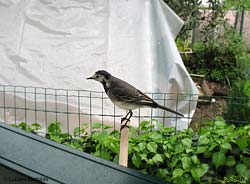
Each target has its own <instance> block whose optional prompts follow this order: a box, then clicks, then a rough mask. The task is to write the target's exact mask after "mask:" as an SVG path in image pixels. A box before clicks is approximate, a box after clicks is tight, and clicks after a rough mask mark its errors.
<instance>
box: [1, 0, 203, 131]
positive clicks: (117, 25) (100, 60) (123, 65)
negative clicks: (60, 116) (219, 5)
mask: <svg viewBox="0 0 250 184" xmlns="http://www.w3.org/2000/svg"><path fill="white" fill-rule="evenodd" d="M182 25H183V22H182V21H181V20H180V18H179V17H178V16H176V14H175V13H174V12H173V11H172V10H171V9H170V8H169V7H168V6H167V5H166V4H164V3H163V2H162V1H160V0H60V1H52V0H0V84H11V85H22V86H34V87H46V88H47V87H50V88H66V89H84V90H95V91H103V89H102V86H101V85H100V84H98V83H96V82H93V81H88V80H86V77H88V76H91V75H92V74H93V73H94V72H95V71H96V70H99V69H105V70H107V71H109V72H110V73H111V74H113V75H115V76H117V77H119V78H122V79H123V80H126V81H128V82H129V83H131V84H132V85H134V86H136V87H137V88H139V89H140V90H141V91H144V92H156V93H158V92H159V93H173V94H172V95H167V98H171V99H173V100H168V101H167V103H166V104H165V105H166V106H168V107H170V108H172V109H176V106H177V108H178V110H179V111H180V112H182V113H184V114H185V115H186V116H188V113H190V115H189V116H190V117H192V115H193V113H194V110H195V107H196V102H195V101H192V102H191V103H190V100H195V99H197V96H190V95H179V98H178V103H176V98H177V95H176V94H184V93H185V94H186V93H187V94H197V93H198V91H197V88H196V87H195V85H194V83H193V81H192V80H191V78H190V76H189V74H188V72H187V70H186V68H185V66H184V65H183V62H182V59H181V57H180V55H179V53H178V50H177V48H176V45H175V41H174V39H175V37H176V35H177V33H178V31H179V30H180V28H181V27H182ZM17 95H18V94H17ZM157 96H159V95H155V96H154V97H157ZM19 97H20V98H22V95H20V96H19ZM2 98H3V97H2V95H1V97H0V100H1V101H3V99H2ZM32 98H33V97H32ZM32 98H31V97H29V96H27V99H30V100H32ZM39 98H40V99H39ZM36 100H37V101H38V102H39V103H43V100H44V99H43V98H42V97H39V96H37V99H36ZM57 100H58V102H60V103H61V104H60V106H63V105H64V103H65V100H60V98H58V99H57ZM20 103H21V102H20ZM104 103H105V104H104V111H103V112H105V113H108V112H109V111H112V112H113V106H112V105H111V103H110V102H109V101H105V102H104ZM160 103H161V104H162V102H160ZM69 104H71V105H72V106H74V104H75V100H74V99H69ZM81 105H82V106H83V108H81V112H88V107H87V106H89V104H88V101H87V102H86V101H84V100H83V101H81ZM92 108H93V111H92V112H94V111H95V109H96V110H97V111H98V110H99V109H100V108H101V103H98V102H96V103H95V104H94V105H93V106H92ZM150 112H151V110H150V109H148V110H147V109H145V110H142V111H141V112H140V113H145V114H149V113H150ZM116 113H120V114H124V113H125V112H124V111H122V110H120V109H116ZM153 113H154V114H156V115H157V114H158V115H162V114H163V112H162V110H154V111H153ZM0 114H2V113H0ZM135 114H138V111H136V112H135ZM165 115H166V116H167V115H170V114H168V113H166V114H165ZM0 116H1V119H3V117H2V116H3V115H0ZM11 116H13V113H11V112H10V113H9V117H7V118H10V119H11V118H12V120H13V117H11ZM171 116H173V114H172V115H171ZM17 117H18V120H19V121H23V116H17ZM174 117H175V116H173V118H170V119H169V120H166V122H165V124H167V125H175V123H176V120H175V118H174ZM96 118H97V119H96V120H98V117H96ZM40 121H43V120H42V119H40ZM61 121H63V120H61ZM117 121H118V119H117ZM187 123H188V121H187V119H184V118H183V119H179V120H178V123H177V125H178V128H179V129H183V128H186V127H187Z"/></svg>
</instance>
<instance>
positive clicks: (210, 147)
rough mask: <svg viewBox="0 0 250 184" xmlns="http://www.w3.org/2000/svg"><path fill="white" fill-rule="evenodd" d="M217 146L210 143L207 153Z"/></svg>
mask: <svg viewBox="0 0 250 184" xmlns="http://www.w3.org/2000/svg"><path fill="white" fill-rule="evenodd" d="M217 145H218V144H217V143H212V144H211V145H210V146H209V148H208V151H212V150H213V149H214V148H215V147H216V146H217Z"/></svg>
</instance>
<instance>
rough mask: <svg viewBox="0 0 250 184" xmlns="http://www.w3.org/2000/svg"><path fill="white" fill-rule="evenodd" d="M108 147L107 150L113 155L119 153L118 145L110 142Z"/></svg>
mask: <svg viewBox="0 0 250 184" xmlns="http://www.w3.org/2000/svg"><path fill="white" fill-rule="evenodd" d="M108 147H109V149H110V150H111V151H112V152H113V153H116V154H118V153H119V149H120V148H119V145H118V144H115V143H114V142H110V143H109V144H108Z"/></svg>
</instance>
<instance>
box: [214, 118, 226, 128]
mask: <svg viewBox="0 0 250 184" xmlns="http://www.w3.org/2000/svg"><path fill="white" fill-rule="evenodd" d="M214 125H215V126H216V127H217V128H224V127H225V126H226V123H225V120H217V121H215V122H214Z"/></svg>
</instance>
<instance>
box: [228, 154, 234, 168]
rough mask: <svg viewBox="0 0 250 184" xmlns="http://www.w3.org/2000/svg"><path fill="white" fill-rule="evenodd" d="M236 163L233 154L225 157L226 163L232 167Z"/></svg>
mask: <svg viewBox="0 0 250 184" xmlns="http://www.w3.org/2000/svg"><path fill="white" fill-rule="evenodd" d="M235 164H236V161H235V159H234V157H233V156H228V157H227V159H226V165H227V166H229V167H232V166H234V165H235Z"/></svg>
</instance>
